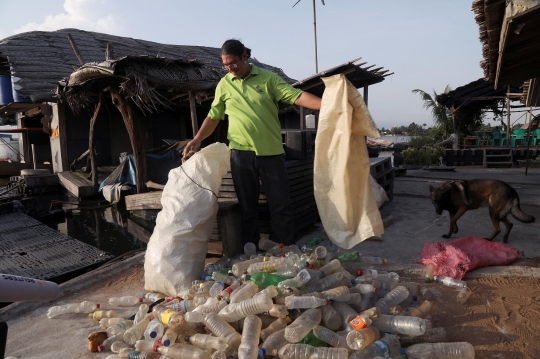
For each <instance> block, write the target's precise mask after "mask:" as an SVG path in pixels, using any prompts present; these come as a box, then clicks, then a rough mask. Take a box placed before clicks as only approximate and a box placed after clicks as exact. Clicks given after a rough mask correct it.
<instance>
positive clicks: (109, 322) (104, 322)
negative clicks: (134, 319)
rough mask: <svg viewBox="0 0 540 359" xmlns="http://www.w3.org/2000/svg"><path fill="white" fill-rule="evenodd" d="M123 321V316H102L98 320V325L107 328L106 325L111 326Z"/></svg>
mask: <svg viewBox="0 0 540 359" xmlns="http://www.w3.org/2000/svg"><path fill="white" fill-rule="evenodd" d="M124 321H125V319H124V318H103V319H101V320H100V321H99V326H100V328H101V329H107V328H108V327H112V326H113V325H115V324H118V323H123V322H124Z"/></svg>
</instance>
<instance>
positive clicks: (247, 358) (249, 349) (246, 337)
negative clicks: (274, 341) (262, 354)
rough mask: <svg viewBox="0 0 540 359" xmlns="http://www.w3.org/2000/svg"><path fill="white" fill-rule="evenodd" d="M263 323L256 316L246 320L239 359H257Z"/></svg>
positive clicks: (239, 349)
mask: <svg viewBox="0 0 540 359" xmlns="http://www.w3.org/2000/svg"><path fill="white" fill-rule="evenodd" d="M261 326H262V322H261V319H260V318H259V317H257V316H256V315H250V316H248V317H247V318H246V319H245V320H244V328H243V330H242V341H241V342H240V347H239V348H238V359H257V353H258V351H259V339H260V337H261Z"/></svg>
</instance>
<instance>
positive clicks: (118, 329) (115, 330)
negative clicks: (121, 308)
mask: <svg viewBox="0 0 540 359" xmlns="http://www.w3.org/2000/svg"><path fill="white" fill-rule="evenodd" d="M132 326H133V321H132V320H125V321H123V322H121V323H118V324H115V325H113V326H110V327H108V328H107V335H108V336H109V337H112V336H115V335H122V336H123V335H124V333H125V332H126V330H128V329H129V328H131V327H132Z"/></svg>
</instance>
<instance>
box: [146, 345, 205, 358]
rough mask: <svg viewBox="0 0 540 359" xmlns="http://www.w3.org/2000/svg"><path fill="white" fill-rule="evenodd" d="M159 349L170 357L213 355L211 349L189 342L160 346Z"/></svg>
mask: <svg viewBox="0 0 540 359" xmlns="http://www.w3.org/2000/svg"><path fill="white" fill-rule="evenodd" d="M157 351H158V352H159V353H161V354H163V355H165V356H167V357H168V358H170V359H210V357H211V353H210V351H207V350H203V349H200V348H197V347H195V346H193V345H189V344H176V345H173V346H169V347H164V346H158V347H157Z"/></svg>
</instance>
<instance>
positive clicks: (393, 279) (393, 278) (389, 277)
mask: <svg viewBox="0 0 540 359" xmlns="http://www.w3.org/2000/svg"><path fill="white" fill-rule="evenodd" d="M373 280H378V281H381V282H386V283H388V284H391V283H398V282H399V275H398V274H397V273H395V272H387V273H376V274H369V275H365V274H364V275H362V276H360V277H357V278H356V283H364V282H370V281H373Z"/></svg>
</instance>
